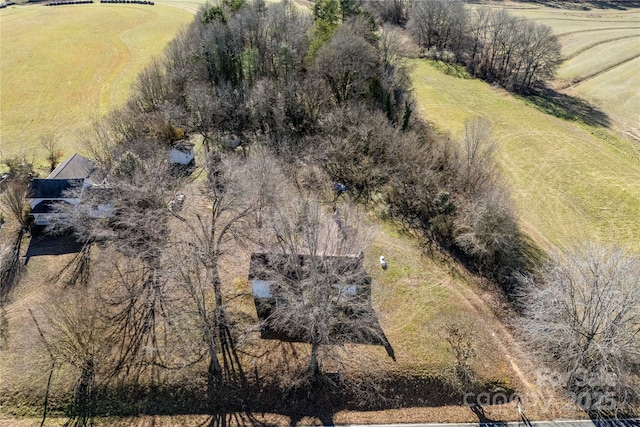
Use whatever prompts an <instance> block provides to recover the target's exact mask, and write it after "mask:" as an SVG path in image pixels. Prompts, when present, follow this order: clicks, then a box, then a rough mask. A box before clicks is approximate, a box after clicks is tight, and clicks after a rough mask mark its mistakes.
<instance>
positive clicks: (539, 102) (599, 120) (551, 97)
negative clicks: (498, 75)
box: [525, 88, 611, 127]
mask: <svg viewBox="0 0 640 427" xmlns="http://www.w3.org/2000/svg"><path fill="white" fill-rule="evenodd" d="M525 99H527V100H529V101H530V102H531V103H532V104H533V105H534V106H535V107H536V108H538V109H539V110H541V111H543V112H545V113H547V114H550V115H552V116H555V117H558V118H560V119H564V120H571V121H582V122H584V123H586V124H588V125H591V126H600V127H609V126H610V125H611V119H610V118H609V116H608V115H607V114H606V113H605V112H604V111H601V110H599V109H597V108H596V107H594V106H593V105H591V104H590V103H588V102H587V101H585V100H583V99H580V98H578V97H574V96H569V95H567V94H564V93H560V92H558V91H556V90H554V89H551V88H543V89H541V90H539V91H537V92H536V93H533V94H530V95H528V96H525Z"/></svg>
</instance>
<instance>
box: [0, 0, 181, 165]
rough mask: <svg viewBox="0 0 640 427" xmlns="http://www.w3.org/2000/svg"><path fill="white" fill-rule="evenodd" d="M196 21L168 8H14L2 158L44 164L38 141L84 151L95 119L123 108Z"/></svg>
mask: <svg viewBox="0 0 640 427" xmlns="http://www.w3.org/2000/svg"><path fill="white" fill-rule="evenodd" d="M192 20H193V13H190V12H188V11H186V10H182V9H179V8H176V7H170V6H166V5H162V4H156V5H155V6H148V5H135V4H100V3H93V4H89V5H73V6H60V7H44V6H42V5H34V6H20V7H18V6H13V7H9V8H6V9H3V10H1V11H0V40H1V42H0V58H1V68H2V73H1V76H0V102H1V103H0V150H1V153H0V154H1V155H2V156H4V157H11V156H16V155H26V156H27V158H28V159H29V160H33V159H35V160H36V161H37V162H38V163H42V162H43V158H44V154H45V153H44V150H43V149H41V148H40V146H39V144H38V140H39V138H40V137H42V136H46V135H55V136H56V137H57V138H58V140H59V142H60V145H61V148H62V150H63V151H64V155H65V156H67V155H70V154H71V153H72V152H74V151H76V150H79V143H80V141H81V139H82V133H83V131H84V130H85V129H86V128H87V127H88V126H89V125H90V123H91V121H92V120H93V119H94V118H99V117H101V116H104V115H106V114H107V113H108V112H109V111H111V110H113V109H115V108H117V107H118V106H120V105H122V104H123V103H124V102H125V101H126V99H127V97H128V96H129V94H130V93H131V89H132V87H133V84H134V82H135V80H136V76H137V75H138V73H140V71H142V70H143V69H144V67H145V66H146V65H147V64H148V63H149V62H150V61H151V59H152V58H153V57H156V56H159V55H160V54H161V53H162V52H163V50H164V48H165V47H166V46H167V44H168V43H169V42H170V41H171V40H172V39H173V38H174V37H175V36H176V34H177V33H178V32H179V31H180V29H181V28H183V27H184V26H185V25H187V24H188V23H190V22H191V21H192Z"/></svg>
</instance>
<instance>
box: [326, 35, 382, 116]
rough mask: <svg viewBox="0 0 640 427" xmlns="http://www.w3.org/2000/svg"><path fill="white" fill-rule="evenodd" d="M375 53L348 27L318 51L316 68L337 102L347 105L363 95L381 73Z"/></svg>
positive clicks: (371, 47)
mask: <svg viewBox="0 0 640 427" xmlns="http://www.w3.org/2000/svg"><path fill="white" fill-rule="evenodd" d="M378 66H379V63H378V55H377V52H376V50H375V49H374V48H373V46H371V45H370V44H369V43H368V42H367V41H366V40H365V39H364V38H363V37H362V36H360V35H358V34H355V33H354V32H353V31H352V30H350V29H348V28H347V27H345V26H342V27H339V29H338V31H337V33H336V35H335V36H333V38H332V39H331V41H329V42H328V43H327V44H325V45H323V47H322V48H320V50H319V51H318V56H317V58H316V62H315V68H316V70H317V72H318V73H319V75H320V76H321V77H322V78H323V79H325V80H326V81H327V83H328V84H329V87H330V88H331V91H332V93H333V96H334V99H335V101H336V102H337V103H338V104H339V105H344V104H345V103H346V102H347V101H349V100H350V99H358V98H360V97H362V96H363V95H364V91H365V88H366V86H365V85H366V83H367V82H368V81H369V80H370V79H371V78H373V77H374V76H375V75H376V73H377V69H378Z"/></svg>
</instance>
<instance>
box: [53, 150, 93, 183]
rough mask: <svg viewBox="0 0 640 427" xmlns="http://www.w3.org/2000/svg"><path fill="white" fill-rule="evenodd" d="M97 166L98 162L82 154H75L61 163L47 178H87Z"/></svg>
mask: <svg viewBox="0 0 640 427" xmlns="http://www.w3.org/2000/svg"><path fill="white" fill-rule="evenodd" d="M95 168H96V164H95V163H94V162H93V161H92V160H89V159H87V158H86V157H84V156H81V155H80V154H77V153H76V154H74V155H73V156H71V157H69V158H68V159H67V160H65V161H64V162H62V163H60V164H59V165H58V167H57V168H55V169H54V170H53V171H52V172H51V173H50V174H49V176H48V177H47V179H74V178H82V179H84V178H86V177H88V176H89V175H90V174H91V172H93V170H94V169H95Z"/></svg>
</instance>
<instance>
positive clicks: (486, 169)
mask: <svg viewBox="0 0 640 427" xmlns="http://www.w3.org/2000/svg"><path fill="white" fill-rule="evenodd" d="M464 134H465V135H464V140H463V144H462V150H461V153H460V154H461V156H460V157H461V158H460V159H459V161H460V165H459V166H458V168H457V169H458V177H457V179H458V180H459V186H460V191H461V192H464V193H468V194H478V193H480V192H481V191H483V190H487V189H491V188H493V187H494V186H495V184H496V183H497V181H498V180H499V176H500V174H499V172H498V168H497V161H496V150H497V148H498V144H497V142H496V140H495V139H494V138H493V136H492V134H491V124H490V123H489V121H488V120H486V119H481V118H478V119H475V120H468V121H466V122H465V124H464Z"/></svg>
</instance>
